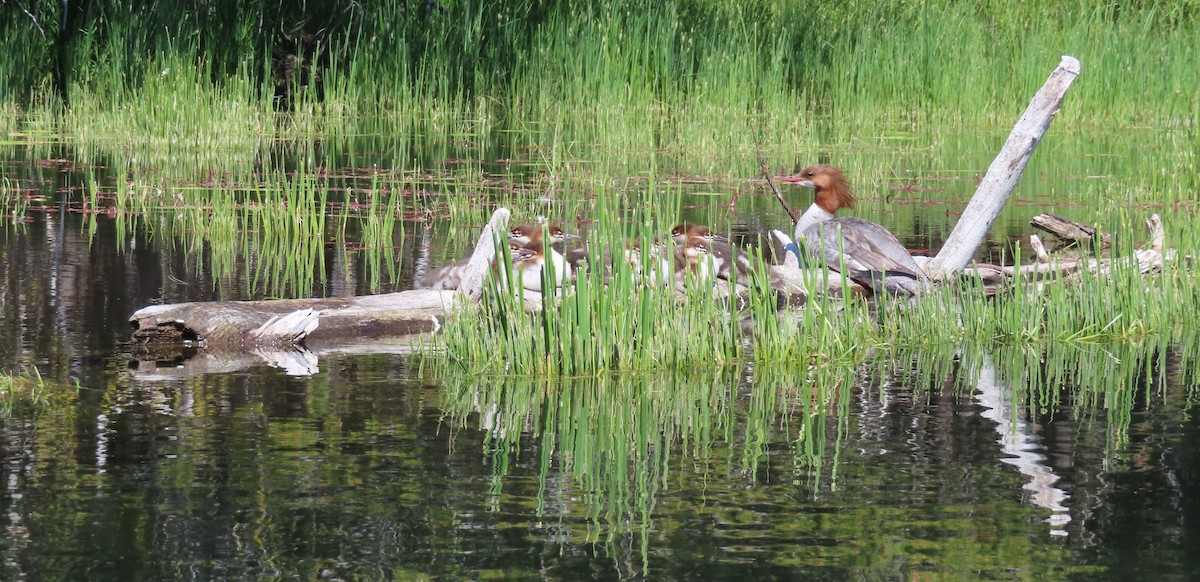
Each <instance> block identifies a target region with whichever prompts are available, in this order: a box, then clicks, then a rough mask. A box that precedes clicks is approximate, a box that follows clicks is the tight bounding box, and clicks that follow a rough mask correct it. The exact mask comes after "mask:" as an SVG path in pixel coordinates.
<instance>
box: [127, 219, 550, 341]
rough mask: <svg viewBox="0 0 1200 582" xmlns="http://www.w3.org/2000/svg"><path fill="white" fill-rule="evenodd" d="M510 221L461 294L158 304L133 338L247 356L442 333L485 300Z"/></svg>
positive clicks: (137, 319)
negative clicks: (256, 351)
mask: <svg viewBox="0 0 1200 582" xmlns="http://www.w3.org/2000/svg"><path fill="white" fill-rule="evenodd" d="M509 216H510V213H509V211H508V209H507V208H497V209H496V211H495V212H493V213H492V217H491V220H489V221H488V224H487V225H486V226H484V228H483V232H481V233H480V235H479V242H478V243H476V245H475V252H474V253H472V254H471V259H470V261H468V263H467V265H466V267H464V268H463V270H462V271H461V279H462V282H461V284H460V285H459V286H458V289H457V290H456V291H436V290H432V289H418V290H414V291H404V292H401V293H388V294H385V295H368V296H364V297H331V298H326V299H284V300H277V301H221V302H203V303H177V304H173V305H152V306H150V307H145V308H142V309H139V310H138V311H137V312H135V313H134V314H133V315H132V316H130V318H129V323H130V325H131V326H133V337H134V339H135V340H138V341H141V342H145V343H164V342H165V343H180V344H184V345H197V346H204V347H206V348H208V349H221V350H242V349H248V348H260V349H268V348H270V349H276V348H280V347H286V346H295V345H298V344H300V343H301V342H303V343H304V344H305V345H308V346H312V345H315V344H321V343H328V342H340V343H345V342H377V341H379V340H382V339H385V338H397V337H406V336H414V335H419V334H428V333H432V332H436V331H437V330H438V329H439V328H440V327H441V321H442V320H443V319H444V318H445V317H446V316H448V315H450V314H451V313H453V312H454V311H455V310H457V309H459V308H460V307H461V306H462V305H464V304H466V303H467V302H468V301H470V300H471V299H473V298H478V297H479V296H480V294H481V293H482V289H483V281H484V279H485V278H486V276H487V273H488V267H489V265H490V264H491V262H492V257H493V256H495V249H496V240H497V238H496V234H495V233H501V232H504V231H505V229H506V226H507V224H508V218H509ZM539 299H540V297H539ZM533 303H535V304H537V305H540V303H537V302H536V301H534V302H533Z"/></svg>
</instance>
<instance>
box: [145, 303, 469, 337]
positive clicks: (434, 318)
mask: <svg viewBox="0 0 1200 582" xmlns="http://www.w3.org/2000/svg"><path fill="white" fill-rule="evenodd" d="M458 301H460V299H459V298H458V297H457V294H456V293H455V292H453V291H432V290H417V291H404V292H401V293H388V294H385V295H367V296H363V297H331V298H327V299H284V300H277V301H215V302H201V303H176V304H172V305H152V306H150V307H145V308H142V309H139V310H138V311H137V312H135V313H134V314H133V315H132V316H130V318H129V323H130V325H131V326H133V337H134V339H135V340H138V341H142V342H172V343H184V344H194V345H199V346H203V347H206V348H209V349H228V350H239V349H246V348H252V347H276V346H288V345H295V344H297V343H299V342H301V341H303V342H305V343H306V344H309V345H312V344H314V343H317V344H319V343H321V342H335V341H345V340H347V339H354V340H361V341H372V340H377V339H380V338H388V337H397V336H407V335H412V334H419V333H430V332H434V331H437V330H438V328H440V327H441V321H442V319H443V318H445V317H446V316H447V315H449V314H450V313H452V312H453V311H454V310H455V309H456V308H457V303H458Z"/></svg>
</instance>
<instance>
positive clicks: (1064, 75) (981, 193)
mask: <svg viewBox="0 0 1200 582" xmlns="http://www.w3.org/2000/svg"><path fill="white" fill-rule="evenodd" d="M1078 76H1079V61H1078V60H1076V59H1075V58H1074V57H1069V56H1063V58H1062V61H1061V62H1060V63H1059V65H1058V68H1056V69H1055V70H1054V72H1053V73H1051V74H1050V77H1049V78H1048V79H1046V83H1045V84H1044V85H1042V88H1041V89H1040V90H1039V91H1038V92H1037V94H1036V95H1034V97H1033V100H1032V101H1030V103H1029V107H1028V108H1026V109H1025V113H1024V114H1023V115H1021V118H1020V119H1019V120H1018V121H1017V124H1016V125H1015V126H1013V129H1012V132H1011V133H1010V134H1009V136H1008V141H1007V142H1005V144H1004V147H1003V148H1002V149H1001V150H1000V154H999V155H997V156H996V159H995V160H993V161H992V165H991V167H989V168H988V171H987V174H986V175H985V176H984V177H983V180H982V181H981V182H980V183H979V187H978V188H977V189H976V190H975V195H974V196H973V197H972V198H971V201H970V202H969V203H968V204H967V207H966V209H965V210H964V211H963V213H962V218H960V219H959V220H958V224H955V225H954V230H952V231H951V232H950V236H949V237H948V238H947V239H946V244H945V245H943V246H942V249H941V250H940V251H938V254H937V256H936V257H934V258H933V260H931V261H930V262H929V264H928V265H927V267H926V273H927V274H928V275H929V276H930V277H931V278H933V279H935V280H944V279H947V278H949V277H951V276H953V275H954V274H955V273H957V272H959V271H961V270H962V269H963V268H964V267H966V266H967V264H968V263H970V262H971V257H972V256H974V254H975V249H977V248H978V247H979V244H980V243H981V242H983V239H984V237H985V236H987V232H988V230H989V229H990V228H991V227H992V223H994V222H995V221H996V217H997V216H999V215H1000V211H1001V210H1003V209H1004V205H1005V203H1007V202H1008V198H1009V195H1011V194H1012V191H1013V189H1014V188H1015V187H1016V185H1017V181H1018V180H1020V179H1021V174H1022V173H1023V172H1024V171H1025V166H1026V164H1028V163H1029V158H1030V157H1032V156H1033V152H1034V150H1035V149H1036V148H1037V145H1038V143H1039V142H1040V141H1041V139H1042V135H1044V134H1045V133H1046V129H1047V128H1049V127H1050V122H1051V121H1054V115H1055V114H1056V113H1058V108H1059V106H1060V105H1061V104H1062V100H1063V96H1064V95H1066V92H1067V89H1069V88H1070V87H1071V83H1072V82H1074V81H1075V78H1076V77H1078Z"/></svg>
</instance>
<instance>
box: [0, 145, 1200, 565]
mask: <svg viewBox="0 0 1200 582" xmlns="http://www.w3.org/2000/svg"><path fill="white" fill-rule="evenodd" d="M10 155H11V156H12V158H11V160H10V162H9V163H8V165H7V166H5V167H4V168H3V172H4V174H5V176H6V177H7V178H9V179H11V180H14V181H16V182H18V183H19V184H21V185H22V187H23V188H26V189H28V191H30V192H34V193H36V195H38V196H43V197H45V198H46V199H47V200H49V201H51V202H65V203H66V204H59V205H46V208H45V209H44V210H38V211H34V212H30V214H29V220H28V222H24V223H21V224H19V225H12V224H11V223H9V222H7V221H6V224H5V225H4V226H3V227H0V232H2V233H3V237H2V239H0V241H2V242H0V330H2V331H0V370H21V369H25V370H28V369H31V368H32V367H36V368H37V369H38V370H39V371H40V373H41V374H42V376H43V377H44V378H46V379H47V380H48V381H50V383H51V384H52V385H53V387H52V388H51V393H52V394H51V399H52V402H53V403H52V404H51V405H50V406H48V407H45V408H32V409H31V408H29V407H23V406H18V407H17V408H16V409H15V410H14V411H13V413H12V414H11V415H9V416H6V417H3V418H0V438H2V443H3V458H4V465H3V469H2V470H3V480H2V483H3V486H4V489H3V493H0V525H2V526H3V528H4V535H3V536H2V537H0V556H2V560H3V562H2V564H0V571H3V577H5V578H14V579H15V578H21V577H28V578H34V579H42V578H44V579H84V578H90V579H104V578H111V579H135V578H141V579H145V578H153V579H162V578H167V579H176V578H193V579H213V578H254V579H257V578H266V577H288V578H296V577H299V578H330V579H339V578H341V579H352V578H401V579H420V578H429V577H445V578H449V579H455V578H470V579H479V578H496V577H504V578H543V579H564V580H575V579H582V578H600V579H615V578H638V577H645V578H648V579H686V578H700V579H719V578H743V579H744V578H746V577H753V578H787V579H794V578H805V577H811V578H833V579H843V578H853V579H913V578H926V577H946V578H956V579H978V578H1000V579H1013V578H1016V579H1038V580H1043V579H1057V578H1078V579H1088V580H1091V579H1102V578H1107V579H1128V578H1135V577H1139V578H1140V577H1145V576H1147V575H1151V574H1153V575H1155V577H1156V578H1164V579H1194V578H1197V577H1200V556H1198V554H1197V552H1196V551H1195V548H1200V525H1198V524H1197V521H1198V520H1200V503H1198V500H1200V421H1198V420H1197V419H1196V412H1197V406H1196V401H1197V394H1196V391H1195V389H1194V387H1193V386H1191V385H1189V384H1188V383H1187V382H1188V380H1187V379H1188V378H1190V377H1192V376H1191V374H1190V373H1189V372H1188V370H1189V366H1192V365H1194V364H1192V363H1191V362H1190V357H1189V355H1190V354H1193V353H1195V349H1194V347H1195V341H1194V340H1187V339H1182V338H1172V339H1164V340H1162V341H1158V342H1146V343H1144V344H1139V345H1122V346H1103V347H1098V348H1095V349H1091V348H1089V349H1086V350H1074V349H1072V350H1070V351H1071V353H1068V354H1061V353H1038V352H1036V351H1034V350H1029V349H1026V350H1021V349H1014V350H1010V351H1005V352H997V353H970V352H966V351H961V350H956V348H955V347H953V346H949V347H947V350H946V353H927V354H903V355H902V354H880V357H879V358H878V359H877V360H875V361H873V362H872V363H871V364H869V365H867V366H865V367H864V368H863V369H862V370H848V371H846V372H847V375H846V378H848V381H846V382H843V383H838V384H837V385H831V386H825V387H823V388H822V389H824V390H827V391H829V393H831V394H833V398H832V399H831V401H830V402H831V404H830V405H828V406H826V405H814V404H813V403H812V399H811V398H810V396H809V394H810V392H811V390H812V388H811V387H810V386H808V385H807V384H806V383H804V382H803V379H800V378H795V377H777V376H771V375H769V374H767V373H766V372H763V371H759V370H754V369H750V368H746V369H736V370H728V371H726V372H724V373H720V374H717V375H712V374H701V375H691V376H689V375H684V376H681V377H660V376H656V375H648V376H639V377H616V378H611V379H606V380H603V381H600V380H592V381H574V382H540V383H539V382H528V381H527V382H522V381H519V380H516V379H504V378H432V377H428V375H427V374H425V373H422V372H420V371H418V370H416V369H413V367H412V366H413V365H415V362H413V361H409V360H408V359H406V358H404V357H401V356H389V355H372V356H354V357H351V356H333V357H326V358H323V359H322V360H321V361H320V363H319V368H320V372H319V373H317V374H315V375H312V376H308V377H292V376H288V375H286V374H285V373H284V372H283V371H281V370H278V369H275V368H271V367H269V366H266V365H258V366H250V367H244V368H241V369H237V370H233V371H227V372H213V373H207V374H191V373H189V369H188V368H178V367H176V365H175V362H167V361H159V362H157V363H155V362H140V363H139V362H137V361H136V354H135V352H136V350H135V349H134V347H133V346H131V345H130V344H129V343H128V326H127V323H126V320H127V318H128V316H129V315H130V313H132V312H133V311H134V310H135V309H137V308H138V307H141V306H144V305H147V304H151V303H161V302H178V301H188V300H208V299H218V298H220V299H239V298H244V297H246V296H247V295H248V293H247V291H246V285H245V280H244V277H241V278H239V277H238V276H224V277H216V276H214V275H213V273H212V272H211V269H210V263H209V261H207V260H205V259H204V258H203V257H201V258H200V259H198V258H197V257H196V255H195V252H194V251H193V250H192V249H189V248H188V247H187V245H185V244H182V243H180V242H179V240H177V239H174V238H171V237H164V236H163V235H162V233H161V231H156V230H155V227H154V226H155V222H154V221H153V220H145V221H141V222H139V223H137V224H132V225H122V224H120V223H118V221H117V220H115V219H112V218H109V217H107V216H105V215H100V216H95V215H90V214H86V213H82V212H79V209H80V208H81V200H82V198H83V197H84V193H83V190H84V184H85V180H86V176H87V175H88V172H89V171H91V172H93V173H94V175H97V177H98V178H97V179H98V180H99V181H100V182H101V183H102V184H114V183H116V180H117V179H116V178H115V177H113V176H112V175H111V172H110V171H109V170H107V169H105V168H97V169H91V170H88V169H83V168H78V167H73V166H72V165H71V164H70V163H68V162H64V161H61V160H68V161H69V160H70V159H71V156H72V153H71V152H70V150H69V149H66V150H63V151H61V152H58V154H57V155H56V156H55V158H57V159H59V160H60V161H58V162H53V163H49V162H47V161H46V160H45V159H41V158H45V157H46V156H41V157H40V158H39V157H38V156H32V155H30V154H29V153H28V152H26V151H23V150H22V151H16V152H11V153H10ZM972 155H974V157H975V158H979V159H987V158H988V156H987V155H985V154H984V153H982V152H980V153H978V154H972ZM500 157H502V156H501V155H500V154H496V155H495V158H496V159H499V158H500ZM327 162H328V163H327V165H329V166H331V167H335V168H337V167H342V166H346V167H348V166H349V162H345V161H341V162H339V161H336V160H327ZM428 163H430V164H433V163H434V162H433V161H428ZM338 164H341V166H339V165H338ZM354 165H364V164H362V161H361V160H357V161H356V162H355V164H354ZM916 165H921V162H917V163H916ZM983 168H986V161H985V162H983ZM926 170H927V168H926ZM980 171H982V170H980ZM972 172H973V169H972V168H958V169H956V170H955V173H954V176H955V177H953V178H952V179H949V180H944V179H939V181H936V182H935V181H932V180H931V181H925V182H922V181H916V182H915V183H916V184H918V185H923V187H928V188H926V189H925V190H923V192H924V193H923V194H922V193H913V192H905V191H904V190H903V189H902V188H900V189H898V190H897V192H899V194H896V195H897V196H900V197H901V202H904V201H905V200H908V201H909V204H906V205H905V207H906V208H909V210H906V211H903V212H899V213H897V215H896V216H891V215H889V216H886V217H883V218H882V219H883V220H884V221H885V222H888V226H891V227H892V228H894V229H896V230H898V231H900V232H903V233H904V234H905V238H906V239H907V241H908V242H909V244H910V245H911V246H916V247H921V246H927V248H931V249H936V248H937V247H938V245H940V241H941V239H942V237H943V236H944V234H945V231H946V230H947V228H948V226H947V225H952V224H953V220H954V219H955V215H954V212H955V210H956V208H961V203H962V199H961V198H962V197H960V196H959V195H958V194H957V192H961V191H966V192H967V193H969V192H970V190H971V189H972V188H973V183H974V180H973V174H972ZM1063 174H1071V175H1083V173H1082V172H1076V171H1075V170H1074V169H1072V170H1070V171H1069V172H1068V171H1064V172H1063ZM198 179H199V178H198ZM531 179H532V178H531ZM898 181H899V182H903V180H898ZM947 182H949V186H946V185H945V184H946V183H947ZM1080 183H1082V182H1072V181H1071V178H1070V177H1067V176H1064V175H1055V176H1050V177H1041V178H1034V179H1031V180H1030V183H1029V185H1028V186H1026V188H1030V189H1033V190H1039V189H1043V188H1049V189H1069V188H1073V187H1075V186H1076V185H1078V184H1080ZM935 185H936V188H935V187H934V186H935ZM746 188H747V186H746V182H745V181H744V180H735V179H732V178H719V179H715V180H710V181H707V182H705V183H704V184H702V185H698V186H689V189H690V190H689V191H690V192H692V196H693V197H692V198H689V201H687V203H688V204H689V206H694V208H688V209H685V215H687V216H689V217H703V216H706V215H707V213H708V212H709V211H710V209H709V207H710V206H711V205H712V202H711V201H710V199H711V198H712V193H714V192H716V193H721V194H722V195H726V194H728V193H731V192H733V191H737V190H739V189H746ZM1018 196H1020V194H1018ZM758 198H760V199H756V200H750V201H749V202H746V208H745V209H743V210H741V211H740V212H739V213H738V214H737V215H735V216H733V217H728V215H726V214H719V215H713V216H712V217H711V218H712V221H713V222H714V223H718V224H729V225H731V227H732V228H733V229H735V230H738V231H745V232H757V231H760V230H761V229H762V228H763V227H764V226H767V225H773V226H778V225H777V224H773V222H772V221H773V220H774V218H773V216H774V214H773V213H775V214H777V211H776V210H775V209H774V207H773V206H772V205H773V204H774V202H773V201H772V200H770V199H769V198H765V197H762V196H758ZM918 200H941V201H942V202H943V203H941V204H923V203H919V202H918ZM882 204H883V202H882V201H880V202H879V205H882ZM879 205H875V206H872V205H870V204H868V205H866V207H865V208H864V212H865V214H866V215H870V214H871V212H872V210H871V209H872V208H876V210H875V212H878V207H879ZM956 205H957V206H956ZM1019 206H1020V204H1019V203H1018V207H1019ZM1029 213H1030V212H1029V209H1028V208H1026V209H1025V210H1023V211H1020V212H1014V213H1013V214H1012V215H1007V217H1006V218H1005V219H1004V220H1002V221H1001V223H1000V224H999V225H998V227H997V229H996V232H995V233H994V234H993V242H994V243H995V245H994V246H991V247H989V249H988V250H985V251H984V252H985V255H987V256H994V258H999V257H1000V256H1001V255H1002V249H1003V248H1005V243H1006V241H1009V240H1011V239H1013V238H1016V237H1018V236H1021V235H1024V234H1027V232H1026V231H1025V230H1024V227H1023V223H1024V220H1026V219H1027V217H1028V216H1027V215H1028V214H1029ZM1065 213H1066V214H1069V212H1065ZM877 218H878V217H877ZM889 220H890V222H889ZM446 236H448V235H447V232H446V229H445V225H444V223H441V222H435V223H434V225H433V227H432V228H431V229H429V230H426V229H424V228H422V227H420V226H419V224H418V223H415V222H414V223H410V224H407V225H406V228H405V230H404V232H399V231H398V232H397V234H396V236H395V237H394V241H393V242H394V245H395V250H396V253H397V256H398V257H399V258H398V260H399V263H400V265H401V266H400V268H399V269H395V270H393V271H387V272H386V276H383V277H382V278H381V280H380V281H378V283H377V284H372V283H371V282H370V280H371V278H370V277H369V276H368V273H369V271H370V269H371V267H370V265H369V260H368V259H367V258H366V257H365V253H358V252H357V251H355V250H354V249H353V247H352V246H348V245H344V244H339V242H340V241H333V242H331V243H330V244H328V245H326V250H325V256H324V261H325V263H326V269H325V270H324V273H325V274H324V276H323V277H322V278H320V279H319V280H318V282H317V284H316V285H314V288H313V289H312V290H311V291H309V290H303V291H300V292H296V293H295V294H328V295H335V294H336V295H342V294H361V293H367V292H372V291H389V290H394V289H404V288H407V287H408V286H409V285H411V281H412V280H413V277H414V276H416V273H417V270H418V269H419V262H420V260H422V257H424V259H425V260H432V261H434V262H436V261H437V260H440V257H441V256H444V255H447V254H453V253H456V252H458V248H455V245H454V244H445V245H443V244H442V239H443V238H444V237H446ZM456 244H459V245H461V242H459V243H456ZM459 248H461V247H459ZM192 364H195V361H193V362H192ZM210 369H216V367H215V366H213V367H210ZM1031 377H1042V378H1054V379H1055V381H1054V382H1053V384H1052V391H1053V394H1045V393H1043V396H1042V397H1041V398H1040V399H1038V400H1037V401H1036V402H1033V403H1032V404H1030V403H1027V402H1026V399H1025V398H1024V396H1023V395H1024V394H1025V393H1026V392H1024V389H1025V387H1026V386H1027V385H1028V384H1029V383H1030V382H1031V380H1030V378H1031ZM1114 382H1115V383H1119V384H1123V385H1124V386H1125V387H1128V386H1136V388H1137V389H1136V390H1124V391H1123V392H1121V393H1120V394H1122V395H1125V396H1122V397H1121V398H1126V399H1127V400H1128V401H1122V402H1117V401H1116V399H1117V398H1118V397H1117V396H1113V392H1112V387H1113V386H1112V383H1114ZM76 385H77V386H78V390H77V391H76V390H75V389H74V388H73V386H76Z"/></svg>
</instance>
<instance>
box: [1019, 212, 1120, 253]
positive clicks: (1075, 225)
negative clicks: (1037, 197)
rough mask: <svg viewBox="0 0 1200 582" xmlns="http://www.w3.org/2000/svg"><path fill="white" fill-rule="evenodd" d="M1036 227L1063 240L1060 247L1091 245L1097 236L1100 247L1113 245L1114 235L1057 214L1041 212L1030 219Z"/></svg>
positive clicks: (1030, 222) (1104, 247)
mask: <svg viewBox="0 0 1200 582" xmlns="http://www.w3.org/2000/svg"><path fill="white" fill-rule="evenodd" d="M1029 224H1032V225H1033V227H1034V228H1036V229H1038V230H1042V231H1045V232H1048V233H1050V234H1052V235H1054V236H1056V237H1058V240H1060V241H1062V244H1061V245H1060V247H1065V246H1070V245H1079V246H1091V245H1092V243H1093V241H1095V239H1096V238H1097V237H1099V239H1100V249H1101V250H1104V249H1108V248H1109V247H1111V246H1112V237H1111V236H1109V234H1108V233H1102V232H1097V230H1096V229H1095V228H1093V227H1091V226H1088V225H1086V224H1084V223H1082V222H1076V221H1074V220H1070V219H1068V218H1063V217H1061V216H1058V215H1055V214H1049V213H1045V214H1039V215H1037V216H1035V217H1033V218H1032V219H1030V220H1029Z"/></svg>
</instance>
